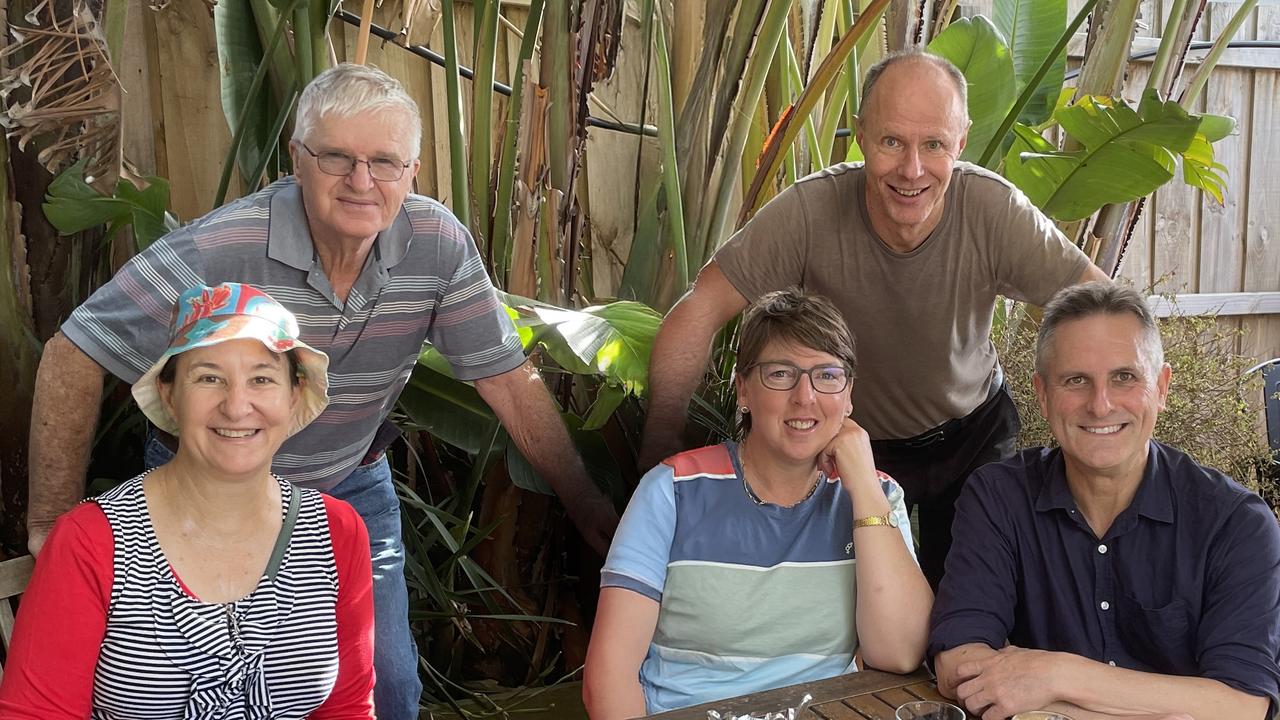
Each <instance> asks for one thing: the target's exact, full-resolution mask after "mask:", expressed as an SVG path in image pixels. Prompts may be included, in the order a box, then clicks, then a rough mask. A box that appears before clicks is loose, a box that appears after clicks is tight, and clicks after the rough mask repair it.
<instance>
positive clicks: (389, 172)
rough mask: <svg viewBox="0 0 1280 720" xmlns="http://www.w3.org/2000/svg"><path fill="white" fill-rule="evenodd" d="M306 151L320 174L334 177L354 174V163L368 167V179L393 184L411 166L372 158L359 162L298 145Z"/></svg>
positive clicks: (411, 162)
mask: <svg viewBox="0 0 1280 720" xmlns="http://www.w3.org/2000/svg"><path fill="white" fill-rule="evenodd" d="M298 144H299V145H301V146H302V149H303V150H306V151H307V152H308V153H309V154H310V155H311V157H313V158H315V159H316V165H317V166H319V168H320V172H322V173H324V174H325V175H334V176H336V177H346V176H348V175H350V174H351V173H353V172H355V169H356V163H364V164H365V165H368V166H369V177H371V178H373V179H374V180H377V181H378V182H395V181H396V180H399V179H400V178H402V177H404V171H405V170H406V169H407V168H408V167H409V166H410V165H412V164H413V161H412V160H410V161H408V162H401V161H399V160H392V159H390V158H374V159H372V160H361V159H359V158H353V157H351V156H350V155H348V154H346V153H340V152H322V153H318V152H316V151H314V150H312V149H311V148H309V147H307V144H306V143H303V142H300V143H298Z"/></svg>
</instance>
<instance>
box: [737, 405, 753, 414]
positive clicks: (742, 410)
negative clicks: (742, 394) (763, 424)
mask: <svg viewBox="0 0 1280 720" xmlns="http://www.w3.org/2000/svg"><path fill="white" fill-rule="evenodd" d="M738 412H740V413H742V414H743V415H746V414H747V413H749V412H751V408H749V407H747V406H746V405H743V406H742V407H740V408H738Z"/></svg>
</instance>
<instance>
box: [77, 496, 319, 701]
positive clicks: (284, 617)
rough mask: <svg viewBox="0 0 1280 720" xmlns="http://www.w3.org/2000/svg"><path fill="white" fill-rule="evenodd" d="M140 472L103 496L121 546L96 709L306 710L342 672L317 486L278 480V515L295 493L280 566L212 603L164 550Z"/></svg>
mask: <svg viewBox="0 0 1280 720" xmlns="http://www.w3.org/2000/svg"><path fill="white" fill-rule="evenodd" d="M142 477H143V476H139V477H137V478H134V479H132V480H130V481H128V482H126V483H124V484H123V485H121V486H119V487H117V488H116V489H114V490H112V491H111V492H108V493H107V494H105V495H102V496H100V497H98V498H97V499H96V502H97V504H98V505H99V506H100V507H101V508H102V511H103V513H104V514H105V515H106V516H107V520H108V522H109V523H110V525H111V533H112V536H113V539H114V543H115V548H114V576H113V581H112V587H111V603H110V608H109V613H108V617H107V626H106V636H105V637H104V638H103V641H102V648H101V652H100V654H99V656H98V665H97V669H96V671H95V673H94V687H93V715H92V717H93V718H95V719H97V720H120V719H123V718H129V720H160V719H162V718H163V719H165V720H169V719H170V718H173V719H175V720H176V719H178V718H182V719H183V720H196V719H197V718H199V719H203V718H210V719H212V718H218V719H219V720H277V719H278V720H284V719H285V718H304V717H306V716H307V714H308V713H310V712H311V711H313V710H315V709H316V708H317V707H318V706H319V705H320V704H321V703H322V702H324V700H325V698H326V697H328V695H329V693H330V691H331V690H332V689H333V686H334V683H335V681H336V679H337V675H338V642H337V636H336V633H337V622H336V618H335V607H336V603H337V597H338V576H337V569H336V566H335V561H334V554H333V547H332V544H331V543H330V540H329V523H328V517H327V515H326V513H325V507H324V503H323V501H322V498H321V496H320V493H318V492H316V491H314V490H305V489H300V488H294V487H293V486H292V485H290V484H289V483H287V482H284V481H283V480H280V479H279V478H276V479H277V481H278V482H280V495H281V500H282V503H283V505H282V510H281V513H282V516H283V515H284V514H285V508H287V507H288V503H289V500H290V497H291V494H292V493H295V492H297V493H300V503H299V507H298V514H297V521H296V523H295V525H294V528H293V531H292V535H291V537H289V538H288V542H287V544H286V546H285V547H284V553H283V556H282V557H281V559H280V562H279V565H278V567H277V568H275V571H274V573H272V572H271V570H272V568H270V567H268V571H267V572H265V573H264V574H263V576H262V578H261V579H260V580H259V581H258V586H257V587H256V588H255V589H254V590H253V592H251V593H250V594H249V595H248V596H246V597H244V598H242V599H240V600H238V601H236V602H233V603H223V604H217V603H205V602H201V601H199V600H197V599H195V598H194V597H192V596H191V595H190V594H189V593H188V592H186V591H185V590H184V589H183V587H182V586H181V584H180V583H179V581H178V578H177V577H176V576H175V575H174V573H173V570H172V568H171V567H170V565H169V562H168V560H166V558H165V557H164V554H163V553H162V552H161V549H160V543H159V541H158V540H157V539H156V535H155V529H154V527H153V526H152V523H151V518H150V516H149V515H148V513H147V508H146V502H145V499H144V496H143V492H142Z"/></svg>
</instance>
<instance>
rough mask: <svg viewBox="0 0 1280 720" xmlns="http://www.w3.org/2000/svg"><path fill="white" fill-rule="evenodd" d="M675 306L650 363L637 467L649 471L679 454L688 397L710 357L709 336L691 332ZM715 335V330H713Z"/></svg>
mask: <svg viewBox="0 0 1280 720" xmlns="http://www.w3.org/2000/svg"><path fill="white" fill-rule="evenodd" d="M683 312H687V311H684V310H683V309H682V307H681V306H679V305H677V306H676V307H675V308H674V309H673V310H672V311H671V314H669V315H668V316H667V319H666V320H664V321H663V323H662V327H661V328H660V329H659V330H658V336H657V337H656V338H654V341H653V351H652V353H651V354H650V360H649V399H648V406H647V409H646V417H645V424H644V437H643V441H642V442H641V445H640V457H639V458H638V460H639V466H640V469H641V470H648V469H649V468H650V467H653V466H654V465H657V464H658V463H659V462H662V460H663V459H664V458H666V457H668V456H670V455H672V454H674V453H677V452H679V451H680V450H682V449H683V448H682V447H681V441H680V440H681V436H682V435H683V434H684V426H685V418H686V417H687V416H688V414H689V398H691V397H693V392H694V390H696V389H697V388H698V383H699V382H700V381H701V380H702V375H703V373H704V372H705V371H706V367H707V360H708V358H710V356H711V340H710V337H705V338H703V337H698V336H699V335H701V334H702V333H700V332H698V331H697V330H690V329H689V326H690V325H691V324H692V323H691V322H688V321H686V319H685V318H683V317H682V316H681V314H682V313H683ZM712 332H714V330H713V331H712Z"/></svg>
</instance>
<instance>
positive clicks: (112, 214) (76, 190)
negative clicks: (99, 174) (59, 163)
mask: <svg viewBox="0 0 1280 720" xmlns="http://www.w3.org/2000/svg"><path fill="white" fill-rule="evenodd" d="M86 162H87V160H81V161H79V162H77V163H76V164H74V165H72V166H71V167H69V168H67V169H66V170H63V171H62V172H61V173H59V174H58V176H57V177H55V178H54V179H53V182H51V183H49V189H48V191H47V192H46V193H45V202H44V204H43V206H42V209H43V210H44V215H45V217H46V218H48V220H49V223H50V224H51V225H53V226H54V227H55V228H57V229H58V232H60V233H63V234H70V233H75V232H80V231H82V230H88V229H89V228H92V227H97V226H99V225H106V226H107V235H106V237H107V240H108V241H109V240H110V239H111V238H114V237H115V236H116V234H117V233H119V232H120V231H121V230H122V229H124V228H125V227H126V226H128V227H131V228H132V231H133V242H134V248H135V250H136V251H137V252H141V251H142V250H145V249H146V248H147V246H148V245H150V244H151V243H153V242H155V240H156V239H157V238H159V237H160V236H161V235H164V234H165V233H167V232H169V231H170V230H174V229H177V227H178V221H177V219H176V218H174V217H173V215H170V214H169V213H168V211H167V208H168V207H169V181H168V180H165V179H164V178H161V177H155V176H152V177H148V178H146V182H147V186H146V188H144V189H141V190H140V189H138V188H137V187H135V186H134V185H133V184H132V183H130V182H129V181H128V180H124V179H121V180H119V181H117V182H116V187H115V194H114V195H112V196H108V195H103V194H102V193H100V192H98V191H97V190H95V189H94V188H93V187H92V186H90V185H89V184H88V183H87V182H85V179H84V168H85V163H86Z"/></svg>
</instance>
